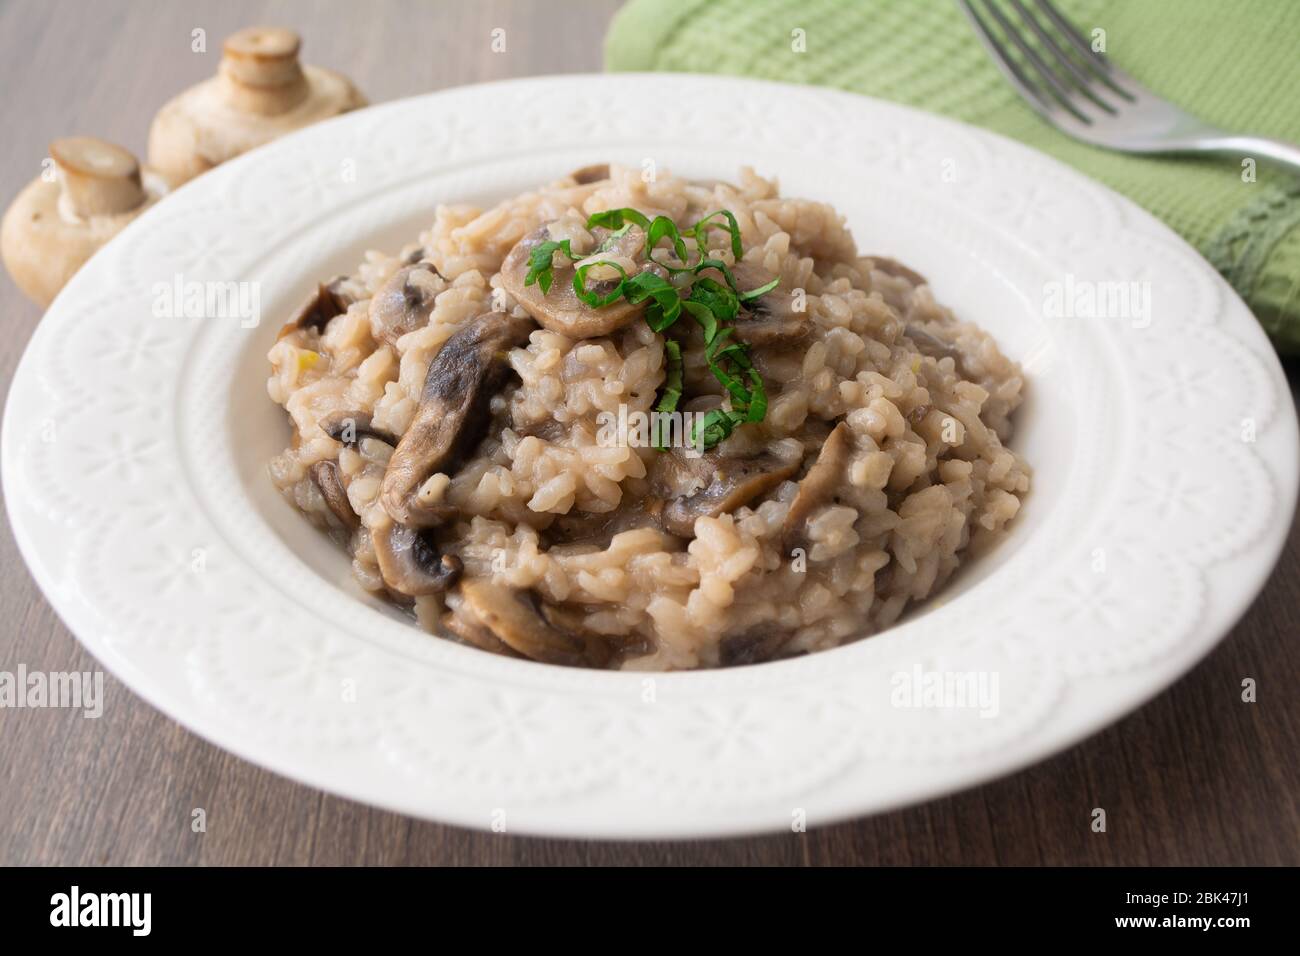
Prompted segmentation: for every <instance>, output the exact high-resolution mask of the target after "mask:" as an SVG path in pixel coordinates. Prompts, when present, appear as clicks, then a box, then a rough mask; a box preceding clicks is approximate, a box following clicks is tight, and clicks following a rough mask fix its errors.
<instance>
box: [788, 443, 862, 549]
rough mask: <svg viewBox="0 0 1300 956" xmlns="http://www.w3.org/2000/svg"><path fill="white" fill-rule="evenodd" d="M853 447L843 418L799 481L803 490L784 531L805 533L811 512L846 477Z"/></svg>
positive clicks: (829, 497) (789, 515) (794, 535)
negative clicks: (805, 524) (846, 468)
mask: <svg viewBox="0 0 1300 956" xmlns="http://www.w3.org/2000/svg"><path fill="white" fill-rule="evenodd" d="M852 447H853V433H852V432H851V431H850V430H849V426H848V425H847V424H845V423H844V422H840V423H839V424H838V425H836V426H835V428H834V429H832V430H831V433H830V434H829V435H828V436H826V441H825V442H824V443H823V444H822V448H821V451H820V452H819V453H818V455H817V460H816V461H815V462H813V466H812V467H811V468H809V469H808V474H806V475H804V478H803V480H802V481H801V482H799V491H798V493H797V494H796V495H795V496H794V501H792V502H790V510H789V511H788V512H786V516H785V522H784V524H782V526H781V531H782V533H783V534H785V535H786V536H787V537H790V538H796V539H797V537H798V536H799V535H801V534H802V533H803V527H804V522H806V521H807V520H808V516H809V515H811V514H812V513H813V511H814V510H815V509H816V508H819V507H820V506H822V505H824V504H826V503H827V502H828V501H830V499H831V496H833V495H834V494H835V489H836V488H838V487H839V486H840V483H841V482H842V481H843V479H844V466H845V465H847V464H848V461H849V453H850V452H851V451H852Z"/></svg>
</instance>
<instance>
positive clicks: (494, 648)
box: [442, 611, 524, 657]
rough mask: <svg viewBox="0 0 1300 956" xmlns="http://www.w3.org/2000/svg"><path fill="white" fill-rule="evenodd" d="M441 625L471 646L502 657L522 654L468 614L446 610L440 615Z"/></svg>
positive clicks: (520, 655)
mask: <svg viewBox="0 0 1300 956" xmlns="http://www.w3.org/2000/svg"><path fill="white" fill-rule="evenodd" d="M442 626H443V627H444V628H445V629H446V630H448V631H451V633H452V634H455V635H456V636H457V637H459V638H460V639H461V640H462V641H464V642H465V643H466V644H468V645H470V646H471V647H477V648H478V649H479V650H481V651H487V652H488V653H489V654H501V655H502V656H504V657H523V656H524V655H522V654H520V653H519V652H518V651H516V650H515V649H514V648H512V647H511V646H510V645H509V644H507V643H505V642H504V641H502V640H501V638H499V637H497V636H496V635H495V634H493V633H492V630H491V628H489V627H488V626H487V625H485V624H483V623H482V622H480V621H479V620H478V619H477V618H475V617H473V616H472V615H470V614H461V613H457V612H456V611H448V612H447V613H446V614H444V615H443V616H442Z"/></svg>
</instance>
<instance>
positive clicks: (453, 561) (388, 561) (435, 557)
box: [370, 519, 462, 597]
mask: <svg viewBox="0 0 1300 956" xmlns="http://www.w3.org/2000/svg"><path fill="white" fill-rule="evenodd" d="M370 539H371V542H372V544H373V546H374V549H375V561H376V563H377V564H378V565H379V573H380V574H381V575H382V576H383V578H384V584H386V585H387V586H388V587H389V588H391V589H392V590H394V591H397V592H398V593H399V594H405V595H407V596H408V597H420V596H421V595H425V594H442V593H443V592H445V591H446V590H447V589H448V588H450V587H451V586H452V585H453V584H455V583H456V581H457V580H458V579H459V578H460V574H461V570H462V565H461V561H460V558H458V557H456V556H455V555H454V554H443V553H442V551H440V550H439V548H438V543H437V541H436V540H435V539H434V536H433V531H432V530H431V529H427V528H425V529H417V528H408V527H406V526H405V525H401V524H398V523H397V522H395V521H392V520H389V519H383V520H381V521H380V523H379V525H378V526H377V527H374V528H371V529H370Z"/></svg>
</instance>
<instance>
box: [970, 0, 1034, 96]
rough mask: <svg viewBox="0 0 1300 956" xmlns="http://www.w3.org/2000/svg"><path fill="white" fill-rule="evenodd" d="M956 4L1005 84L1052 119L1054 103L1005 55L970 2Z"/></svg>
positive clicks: (1000, 45)
mask: <svg viewBox="0 0 1300 956" xmlns="http://www.w3.org/2000/svg"><path fill="white" fill-rule="evenodd" d="M958 2H959V3H960V4H961V9H962V12H963V13H965V14H966V18H967V19H968V20H970V22H971V23H972V24H973V25H974V27H975V33H976V35H977V36H978V37H979V40H980V43H982V44H983V45H984V49H986V50H987V51H988V53H989V56H991V57H992V58H993V63H994V65H995V66H997V68H998V70H999V71H1000V72H1001V73H1002V75H1003V76H1004V77H1006V79H1007V82H1008V83H1010V84H1011V85H1012V86H1013V87H1015V89H1016V90H1017V91H1018V92H1019V93H1020V95H1021V96H1022V97H1024V98H1025V100H1026V101H1027V102H1028V103H1029V105H1030V106H1033V107H1034V108H1035V109H1037V110H1038V111H1039V112H1040V113H1042V114H1043V115H1044V116H1046V117H1048V118H1049V119H1054V118H1055V114H1056V113H1057V112H1058V111H1059V107H1058V106H1057V105H1056V103H1055V102H1054V101H1053V100H1052V99H1051V98H1050V97H1048V96H1046V95H1044V94H1043V92H1042V91H1041V90H1039V89H1038V86H1037V85H1036V84H1035V83H1034V81H1033V80H1031V79H1030V78H1029V77H1027V76H1026V75H1025V74H1024V71H1022V70H1021V69H1020V66H1019V64H1017V63H1016V61H1015V60H1013V59H1012V58H1011V57H1010V56H1008V55H1007V51H1006V50H1005V49H1004V48H1003V46H1002V44H1001V43H1000V42H998V38H997V36H996V35H995V34H994V33H993V31H992V30H990V29H989V26H988V24H987V23H985V22H984V18H983V17H981V16H980V14H979V11H978V10H976V9H975V7H974V6H973V5H972V3H971V0H958Z"/></svg>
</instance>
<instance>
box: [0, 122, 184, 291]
mask: <svg viewBox="0 0 1300 956" xmlns="http://www.w3.org/2000/svg"><path fill="white" fill-rule="evenodd" d="M50 155H51V158H53V160H54V163H55V167H56V169H57V170H58V176H57V178H56V179H53V180H49V179H46V178H44V177H41V176H38V177H37V178H36V179H34V180H32V181H31V182H30V183H28V184H27V186H25V187H24V188H23V190H22V192H20V193H19V194H18V195H17V196H16V197H15V198H14V201H13V202H12V203H11V204H10V206H9V208H8V210H7V211H6V212H5V215H4V220H3V222H0V256H2V257H3V259H4V264H5V268H6V269H8V270H9V274H10V275H11V276H13V280H14V282H15V284H17V286H18V287H19V288H20V289H22V290H23V293H24V294H25V295H27V297H28V298H30V299H32V300H33V301H34V302H36V303H37V304H38V305H40V306H42V307H44V306H48V305H49V304H50V302H52V301H53V300H54V297H55V296H56V295H58V293H59V290H60V289H62V288H63V286H64V285H65V284H67V281H68V280H69V279H71V278H72V276H73V274H74V273H75V272H76V271H77V270H78V269H80V268H81V267H82V266H83V265H84V264H85V262H86V260H87V259H89V258H90V257H91V256H92V255H94V254H95V253H96V252H97V251H98V250H99V248H100V247H101V246H103V245H104V243H106V242H108V240H109V239H111V238H113V236H115V235H117V234H118V233H119V232H120V231H121V230H122V228H123V227H124V226H126V224H127V223H129V222H130V221H131V220H132V219H134V218H135V217H136V216H138V215H140V213H142V212H143V211H144V210H145V209H146V208H148V206H149V205H150V204H152V203H153V202H154V201H155V200H157V199H158V198H159V196H161V195H162V194H163V193H164V192H166V186H165V184H164V183H162V182H161V181H160V180H159V179H158V178H157V177H156V176H152V175H148V174H147V171H146V175H145V176H143V177H142V176H141V171H140V167H139V164H138V163H137V162H136V160H135V157H134V156H132V155H131V154H130V153H129V152H128V151H126V150H124V149H122V148H121V147H120V146H115V145H113V144H112V143H106V142H104V141H103V140H98V139H94V138H92V137H88V136H75V137H69V138H66V139H60V140H55V141H54V142H53V143H51V144H50Z"/></svg>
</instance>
